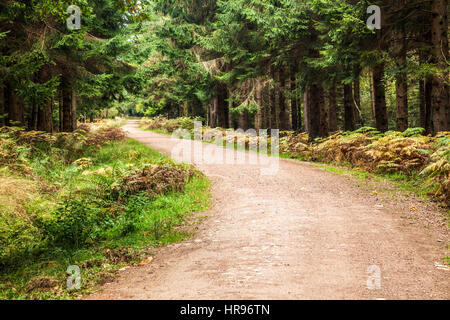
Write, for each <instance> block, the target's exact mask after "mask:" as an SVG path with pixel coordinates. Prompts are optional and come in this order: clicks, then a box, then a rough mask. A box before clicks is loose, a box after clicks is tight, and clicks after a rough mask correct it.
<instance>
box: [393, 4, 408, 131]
mask: <svg viewBox="0 0 450 320" xmlns="http://www.w3.org/2000/svg"><path fill="white" fill-rule="evenodd" d="M401 2H402V3H403V4H404V1H401ZM402 3H401V4H402ZM393 39H394V45H393V51H394V52H393V54H394V56H395V57H396V64H397V68H398V69H399V70H400V71H399V72H398V73H397V75H396V77H395V88H396V90H395V92H396V117H397V130H398V131H405V130H406V129H408V78H407V74H406V53H407V47H406V39H405V30H404V26H403V25H402V26H400V27H399V28H398V29H397V30H394V36H393Z"/></svg>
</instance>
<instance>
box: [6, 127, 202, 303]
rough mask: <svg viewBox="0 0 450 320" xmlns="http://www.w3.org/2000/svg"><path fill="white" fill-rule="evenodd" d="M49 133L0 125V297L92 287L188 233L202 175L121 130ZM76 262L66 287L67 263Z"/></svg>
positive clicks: (64, 295)
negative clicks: (77, 276)
mask: <svg viewBox="0 0 450 320" xmlns="http://www.w3.org/2000/svg"><path fill="white" fill-rule="evenodd" d="M80 127H81V130H78V131H77V132H75V133H61V134H55V135H50V134H46V133H42V132H35V131H32V132H26V131H24V130H23V129H21V128H6V127H4V128H0V299H30V298H31V299H68V298H76V297H78V296H80V295H81V294H85V293H88V292H90V291H91V290H92V288H93V287H94V285H95V284H98V283H100V284H101V283H104V282H105V281H108V279H109V278H111V277H112V276H113V275H114V273H115V272H116V271H117V270H118V269H120V268H122V267H124V266H126V265H129V264H139V263H142V261H145V257H146V256H148V254H149V252H148V248H152V247H156V246H159V245H163V244H165V243H170V242H173V241H178V240H180V239H183V238H185V237H186V236H188V234H187V233H186V232H181V231H180V230H179V229H178V228H177V226H180V225H182V224H183V223H184V222H185V219H186V217H187V215H188V214H189V213H191V212H195V211H200V210H202V209H205V207H206V206H207V204H208V193H207V189H208V181H207V180H206V179H205V178H204V177H203V176H202V175H201V174H200V173H199V172H197V171H194V170H193V169H191V168H190V167H188V166H185V165H179V164H175V163H173V162H172V161H170V160H168V159H167V158H165V157H163V156H162V155H160V154H159V153H157V152H155V151H153V150H151V149H149V148H147V147H146V146H144V145H142V144H140V143H138V142H136V141H134V140H129V139H126V138H125V135H124V133H123V131H122V130H121V129H120V128H117V127H114V126H110V125H106V126H103V127H99V128H95V127H89V126H84V125H82V126H80ZM70 265H77V266H79V267H80V269H81V280H82V286H81V288H80V289H79V290H73V291H71V290H69V289H68V288H67V285H66V279H67V277H68V275H67V274H66V270H67V268H68V266H70Z"/></svg>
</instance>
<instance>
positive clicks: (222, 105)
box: [216, 84, 228, 128]
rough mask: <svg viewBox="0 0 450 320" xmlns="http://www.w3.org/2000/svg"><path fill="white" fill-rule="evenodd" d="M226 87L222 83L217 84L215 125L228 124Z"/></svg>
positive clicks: (223, 125)
mask: <svg viewBox="0 0 450 320" xmlns="http://www.w3.org/2000/svg"><path fill="white" fill-rule="evenodd" d="M227 98H228V96H227V88H226V87H225V85H223V84H219V85H218V101H217V109H216V113H217V125H218V126H219V127H222V128H226V127H227V126H228V106H227V101H226V100H227Z"/></svg>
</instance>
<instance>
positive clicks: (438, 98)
mask: <svg viewBox="0 0 450 320" xmlns="http://www.w3.org/2000/svg"><path fill="white" fill-rule="evenodd" d="M431 11H432V36H431V39H432V44H433V50H434V52H433V53H434V54H433V60H434V61H433V62H434V63H436V65H437V68H438V69H439V70H440V71H442V73H441V74H435V75H434V76H433V89H432V91H431V99H432V108H433V109H432V112H433V114H432V121H433V133H437V132H439V131H449V130H450V110H449V109H450V107H449V92H448V85H447V82H448V71H447V70H448V69H447V67H448V66H447V61H448V60H449V59H448V38H447V31H448V30H447V29H448V18H447V0H432V5H431Z"/></svg>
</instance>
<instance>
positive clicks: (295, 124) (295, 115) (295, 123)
mask: <svg viewBox="0 0 450 320" xmlns="http://www.w3.org/2000/svg"><path fill="white" fill-rule="evenodd" d="M291 95H292V96H291V112H292V130H294V131H298V130H299V129H300V121H299V118H300V117H301V114H300V112H299V110H298V97H297V81H296V79H295V73H294V72H292V74H291Z"/></svg>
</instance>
